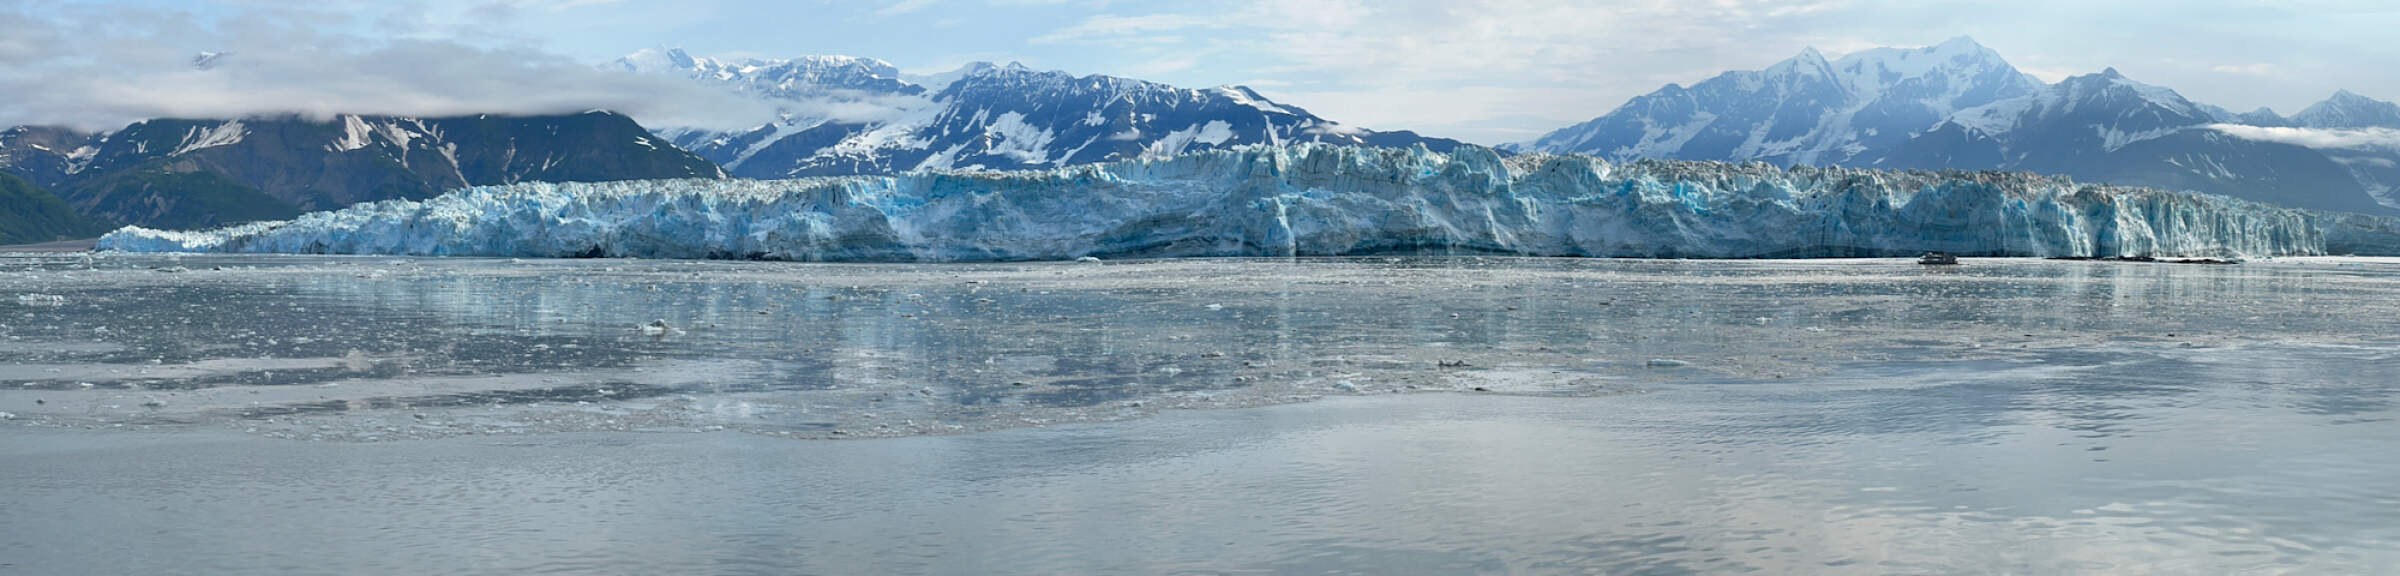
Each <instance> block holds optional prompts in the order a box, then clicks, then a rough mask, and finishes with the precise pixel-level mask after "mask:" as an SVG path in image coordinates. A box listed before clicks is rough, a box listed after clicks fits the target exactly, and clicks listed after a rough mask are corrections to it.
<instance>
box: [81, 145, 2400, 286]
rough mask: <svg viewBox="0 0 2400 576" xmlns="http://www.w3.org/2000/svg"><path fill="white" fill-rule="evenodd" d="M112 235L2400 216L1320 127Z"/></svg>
mask: <svg viewBox="0 0 2400 576" xmlns="http://www.w3.org/2000/svg"><path fill="white" fill-rule="evenodd" d="M99 248H100V249H103V250H119V251H132V252H237V253H310V254H317V253H333V254H404V255H433V256H494V257H510V256H537V257H575V256H594V255H600V256H620V257H642V258H750V259H774V260H800V261H914V262H926V261H1006V260H1068V259H1073V260H1078V261H1083V262H1092V261H1097V258H1093V257H1092V256H1091V255H1095V254H1097V255H1125V256H1142V257H1200V256H1271V257H1290V256H1335V255H1348V254H1372V253H1390V252H1395V251H1428V250H1430V251H1460V252H1474V253H1486V254H1517V255H1532V256H1622V257H1666V258H1685V257H1700V258H1747V257H1816V256H1877V255H1880V256H1901V255H1915V254H1919V253H1923V252H1926V251H1941V252H1948V253H1952V254H1959V255H1967V256H2039V257H2101V256H2121V257H2122V256H2152V257H2168V256H2217V257H2225V256H2237V257H2250V256H2280V255H2306V254H2324V253H2329V252H2330V253H2350V254H2360V255H2377V254H2393V255H2400V220H2395V219H2391V218H2381V217H2373V216H2361V215H2336V214H2328V213H2320V212H2312V211H2306V210H2296V209H2286V208H2279V207H2275V206H2270V205H2266V204H2259V203H2254V202H2247V201H2242V200H2236V199H2232V198H2226V197H2220V196H2208V195H2198V194H2188V193H2179V192H2166V191H2159V190H2151V189H2144V188H2127V187H2119V186H2110V185H2097V184H2081V183H2076V182H2074V181H2072V180H2068V179H2064V178H2052V177H2044V176H2038V175H2032V174H2025V173H1998V172H1954V171H1952V172H1923V171H1910V172H1902V171H1885V170H1866V169H1853V168H1820V167H1792V168H1781V167H1775V166H1771V165H1766V164H1759V163H1750V164H1729V163H1714V162H1687V161H1660V160H1644V161H1638V162H1632V163H1625V164H1617V163H1611V162H1608V161H1606V160H1601V159H1597V158H1592V157H1588V156H1552V155H1525V156H1516V157H1509V158H1503V157H1501V156H1500V155H1498V154H1497V153H1495V152H1494V151H1492V150H1489V149H1485V148H1479V147H1473V146H1466V147H1460V148H1458V149H1456V150H1454V151H1452V152H1449V153H1436V152H1432V151H1429V150H1426V149H1425V148H1423V147H1413V148H1408V149H1389V148H1354V147H1342V146H1330V145H1321V144H1299V145H1289V146H1251V147H1242V148H1237V149H1231V150H1210V151H1204V152H1197V153H1193V154H1189V155H1185V156H1179V157H1173V158H1161V159H1140V160H1127V161H1121V162H1114V163H1106V164H1093V165H1085V166H1076V167H1068V168H1057V169H1051V170H1030V171H1017V172H943V171H934V172H913V173H907V174H899V175H892V176H846V177H825V178H802V179H795V180H773V181H760V180H651V181H628V182H598V183H521V184H510V185H501V186H484V187H475V188H467V189H463V190H459V191H455V192H451V193H448V194H444V195H442V196H439V197H435V198H432V199H428V200H422V201H418V200H391V201H384V202H376V203H371V204H360V205H357V206H353V207H350V208H348V209H343V210H337V211H331V212H318V213H313V214H308V215H304V216H301V217H299V218H297V219H294V220H289V221H282V222H261V223H253V224H245V225H241V226H235V227H231V228H224V229H219V230H213V231H202V232H178V231H165V230H150V229H145V228H139V227H129V228H125V229H121V230H118V231H116V232H113V233H110V234H109V235H108V236H107V237H104V238H102V239H101V240H100V243H99Z"/></svg>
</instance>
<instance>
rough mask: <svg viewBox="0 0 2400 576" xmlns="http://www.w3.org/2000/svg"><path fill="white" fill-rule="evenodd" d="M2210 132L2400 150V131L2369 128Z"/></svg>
mask: <svg viewBox="0 0 2400 576" xmlns="http://www.w3.org/2000/svg"><path fill="white" fill-rule="evenodd" d="M2209 129H2210V130H2216V131H2218V132H2223V133H2225V134H2226V135H2229V136H2232V137H2235V138H2241V139H2244V140H2257V141H2261V142H2278V143H2283V144H2292V145H2296V146H2305V147H2309V148H2317V149H2323V150H2358V149H2372V148H2381V149H2388V150H2400V130H2393V129H2390V128H2367V129H2363V130H2327V129H2318V128H2265V127H2259V126H2243V125H2240V124H2214V125H2210V126H2209Z"/></svg>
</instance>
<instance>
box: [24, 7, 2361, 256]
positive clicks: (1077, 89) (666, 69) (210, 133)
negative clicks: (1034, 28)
mask: <svg viewBox="0 0 2400 576" xmlns="http://www.w3.org/2000/svg"><path fill="white" fill-rule="evenodd" d="M602 67H603V68H605V69H610V70H615V71H619V72H623V73H629V74H654V75H665V76H669V77H675V78H682V79H687V80H689V81H692V82H698V83H703V84H706V85H710V86H715V87H719V88H722V89H725V90H730V91H734V92H737V93H741V94H747V95H750V96H753V97H756V98H760V99H763V100H766V101H768V102H770V103H772V104H774V105H775V106H776V107H777V108H778V109H779V110H780V114H779V116H778V118H777V119H776V120H774V121H773V122H768V123H763V124H761V125H759V126H757V127H754V128H750V129H745V130H731V131H726V130H705V129H696V128H689V127H675V126H654V127H649V128H645V127H644V126H642V125H640V124H638V123H637V122H636V119H633V118H628V117H625V116H622V115H618V114H614V113H610V112H605V111H591V112H584V113H579V114H562V115H545V116H463V117H451V118H404V117H388V116H336V117H332V118H306V117H266V118H240V119H156V120H148V121H143V122H137V123H134V124H132V125H129V126H126V127H124V128H122V129H118V130H113V131H106V132H83V131H77V130H72V129H66V128H58V127H44V126H20V127H16V128H10V129H7V130H5V131H0V173H4V174H8V175H11V176H12V177H13V178H16V179H19V180H21V181H22V182H13V183H9V184H8V186H7V188H6V190H5V197H0V203H7V205H8V206H12V207H13V206H18V205H23V206H27V207H29V208H26V209H25V210H22V211H19V210H11V212H10V213H9V214H0V242H13V241H19V240H23V241H41V240H49V239H54V237H66V236H76V235H89V234H90V233H91V232H92V231H93V230H98V229H104V228H106V227H109V226H113V225H121V224H135V225H142V226H149V227H156V228H170V229H190V228H204V227H211V226H217V225H223V224H230V223H237V222H244V221H253V220H264V219H279V218H287V217H290V216H293V215H295V214H299V213H302V212H306V211H316V210H327V209H335V208H341V207H345V206H348V205H351V204H353V203H357V202H367V201H376V200H386V199H399V198H406V199H421V198H427V197H431V196H434V195H436V194H439V193H441V192H443V191H446V190H450V189H454V188H459V187H465V186H481V185H500V184H511V183H517V182H530V181H613V180H635V179H661V178H726V177H738V178H755V179H769V178H790V177H801V176H821V175H847V174H885V173H894V172H905V171H911V170H922V169H961V170H964V169H991V170H1014V169H1034V168H1055V167H1062V166H1071V165H1083V164H1094V163H1102V162H1110V161H1117V160H1125V159H1136V158H1155V157H1164V156H1174V155H1178V154H1183V153H1188V152H1194V151H1201V150H1210V149H1222V148H1228V147H1234V146H1241V145H1248V144H1284V143H1295V142H1324V143H1335V144H1346V145H1359V146H1379V147H1413V146H1420V145H1421V146H1424V147H1426V148H1427V149H1429V150H1432V151H1435V152H1446V151H1450V150H1452V149H1454V148H1456V147H1458V146H1462V144H1461V143H1459V142H1457V141H1453V140H1446V139H1441V138H1432V137H1427V136H1422V135H1418V134H1415V133H1412V132H1406V131H1396V132H1382V131H1374V130H1367V129H1362V128H1358V127H1352V126H1346V125H1343V124H1340V123H1338V122H1335V121H1333V120H1329V119H1326V118H1322V117H1319V116H1316V115H1314V114H1311V113H1310V112H1308V111H1307V110H1304V109H1301V108H1299V107H1296V106H1292V105H1288V104H1282V103H1278V102H1274V101H1272V100H1270V99H1268V98H1267V97H1265V96H1262V95H1260V94H1259V93H1257V92H1255V91H1252V90H1250V89H1248V88H1244V87H1240V86H1225V87H1218V88H1207V89H1189V88H1179V87H1175V86H1168V85H1164V84H1158V83H1153V82H1147V81H1142V80H1136V79H1130V78H1121V77H1113V76H1102V75H1087V76H1077V75H1073V74H1069V73H1065V72H1059V71H1040V70H1035V69H1031V68H1028V67H1025V66H1023V65H1019V64H1013V63H1012V64H990V63H978V64H972V65H968V66H966V67H963V68H961V69H958V70H954V71H951V72H947V73H942V74H934V75H909V74H904V73H902V72H901V71H900V70H899V69H898V68H896V67H894V66H892V65H891V64H889V63H886V62H883V61H880V60H874V59H870V58H857V57H848V56H807V57H800V58H788V59H767V58H749V59H717V58H703V57H694V56H692V55H690V54H687V53H685V52H683V51H681V50H676V49H655V50H644V51H641V52H637V53H634V54H632V55H629V56H626V57H623V58H620V59H617V60H615V61H613V62H609V63H606V64H603V65H602ZM1501 150H1502V151H1503V152H1507V153H1576V154H1590V155H1595V156H1599V157H1602V158H1606V159H1609V160H1614V161H1627V160H1633V159H1639V158H1668V159H1685V160H1717V161H1737V162H1747V161H1760V162H1768V163H1773V164H1779V165H1822V166H1843V167H1858V168H1900V169H1906V168H1919V169H1959V170H2013V171H2031V172H2041V173H2047V174H2059V175H2066V176H2071V177H2074V178H2077V179H2080V180H2084V181H2089V182H2109V183H2116V184H2127V185H2139V186H2149V187H2158V188H2167V189H2176V190H2192V191H2199V192H2207V193H2215V194H2222V195H2228V196H2235V197H2240V198H2244V199H2250V200H2260V201H2266V202H2273V203H2277V204H2283V205H2288V206H2295V207H2303V208H2312V209H2321V210H2337V211H2349V212H2361V213H2374V214H2385V215H2391V214H2400V105H2394V104H2392V103H2390V102H2384V101H2379V100H2375V99H2373V98H2368V97H2365V96H2361V95H2357V94H2353V93H2350V92H2340V93H2337V94H2335V95H2334V96H2333V97H2332V98H2331V99H2328V100H2326V101H2325V102H2323V103H2319V104H2316V105H2314V106H2310V107H2308V108H2307V109H2305V110H2302V111H2301V112H2299V113H2298V114H2293V115H2291V116H2288V117H2287V116H2284V115H2281V114H2278V113H2276V112H2275V111H2273V110H2266V109H2260V110H2256V111H2252V112H2246V113H2235V112H2231V111H2228V110H2225V109H2223V108H2218V107H2215V106H2209V105H2206V104H2201V103H2196V102H2192V101H2190V100H2188V99H2186V98H2184V97H2183V96H2181V95H2180V94H2178V93H2176V92H2175V91H2173V90H2170V89H2166V88H2162V87H2158V86H2152V85H2148V84H2143V83H2141V82H2137V81H2134V80H2132V79H2130V78H2127V77H2125V76H2124V75H2123V74H2120V73H2118V72H2117V71H2116V70H2114V69H2110V70H2104V71H2101V72H2099V73H2095V74H2088V75H2083V76H2075V77H2071V78H2066V79H2064V80H2062V81H2059V82H2056V83H2049V82H2044V81H2042V80H2040V79H2038V78H2035V77H2033V76H2030V75H2027V74H2025V73H2023V72H2021V71H2019V70H2018V69H2017V68H2015V67H2014V66H2012V65H2011V64H2009V63H2008V61H2007V60H2005V59H2003V58H2002V57H2000V55H1999V54H1997V53H1995V52H1993V51H1992V50H1990V49H1988V48H1985V47H1984V46H1982V45H1980V44H1977V43H1976V42H1975V41H1973V40H1971V39H1967V38H1959V39H1955V40H1951V41H1948V42H1944V43H1942V44H1940V45H1936V46H1930V47H1924V48H1915V49H1898V48H1878V49H1872V50H1866V51H1861V52H1857V53H1853V54H1849V55H1845V56H1842V57H1841V58H1839V59H1828V58H1826V57H1825V56H1824V55H1823V54H1820V53H1818V52H1817V51H1815V50H1806V51H1803V52H1802V53H1801V54H1799V55H1798V56H1795V57H1793V58H1791V59H1788V60H1785V61H1783V62H1780V63H1777V64H1775V65H1774V66H1770V67H1768V68H1766V69H1764V70H1757V71H1733V72H1726V73H1723V74H1720V75H1718V76H1716V77H1713V78H1710V79H1707V80H1705V81H1702V82H1699V83H1696V84H1693V85H1692V86H1690V87H1684V86H1681V85H1672V84H1671V85H1668V86H1666V87H1664V88H1661V89H1659V90H1657V91H1655V92H1652V93H1649V94H1646V95H1642V96H1640V97H1636V98H1634V99H1632V100H1631V101H1628V102H1626V103H1625V104H1624V105H1622V106H1620V107H1618V108H1617V109H1615V110H1614V111H1612V112H1610V113H1608V114H1606V115H1604V116H1601V117H1599V118H1596V119H1593V120H1591V121H1589V122H1585V123H1582V124H1578V125H1575V126H1571V127H1568V128H1564V129H1561V130H1558V131H1556V132H1553V133H1551V134H1548V135H1545V136H1543V137H1541V138H1539V139H1537V140H1534V141H1532V142H1527V143H1522V144H1512V145H1505V146H1502V147H1501ZM36 206H39V207H44V208H38V209H37V208H31V207H36ZM56 206H66V207H68V208H69V209H70V212H71V214H58V213H57V210H55V209H54V207H56ZM17 231H22V232H17Z"/></svg>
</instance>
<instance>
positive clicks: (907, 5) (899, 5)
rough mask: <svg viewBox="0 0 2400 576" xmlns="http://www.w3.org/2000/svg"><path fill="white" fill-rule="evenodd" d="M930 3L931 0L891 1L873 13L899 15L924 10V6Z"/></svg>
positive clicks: (931, 2)
mask: <svg viewBox="0 0 2400 576" xmlns="http://www.w3.org/2000/svg"><path fill="white" fill-rule="evenodd" d="M932 5H933V0H900V1H898V2H893V3H892V4H891V5H889V6H885V7H883V9H881V10H876V11H875V15H876V16H885V17H890V16H899V15H902V14H908V13H911V12H916V11H919V10H924V9H925V7H927V6H932Z"/></svg>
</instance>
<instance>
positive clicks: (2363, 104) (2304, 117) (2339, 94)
mask: <svg viewBox="0 0 2400 576" xmlns="http://www.w3.org/2000/svg"><path fill="white" fill-rule="evenodd" d="M2292 121H2293V122H2295V123H2298V124H2299V125H2301V126H2305V127H2309V128H2395V129H2400V104H2393V103H2391V102H2385V101H2382V100H2376V99H2374V98H2368V97H2366V96H2361V95H2359V94H2358V93H2355V92H2351V91H2349V90H2339V91H2335V92H2334V93H2333V97H2331V98H2326V99H2325V101H2324V102H2318V103H2316V104H2314V105H2311V106H2309V107H2308V108H2306V109H2303V110H2301V111H2300V113H2299V114H2294V115H2292Z"/></svg>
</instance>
